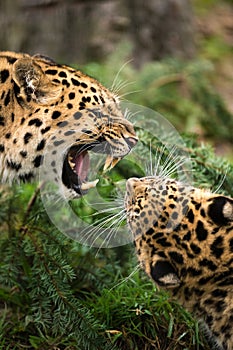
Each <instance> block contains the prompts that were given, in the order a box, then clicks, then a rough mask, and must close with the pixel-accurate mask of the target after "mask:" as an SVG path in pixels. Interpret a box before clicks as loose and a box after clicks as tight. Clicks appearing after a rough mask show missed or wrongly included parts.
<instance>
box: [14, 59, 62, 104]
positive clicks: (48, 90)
mask: <svg viewBox="0 0 233 350" xmlns="http://www.w3.org/2000/svg"><path fill="white" fill-rule="evenodd" d="M12 74H13V79H14V81H15V83H16V84H17V85H18V86H19V89H20V92H19V97H21V98H22V99H23V100H24V102H30V101H31V100H33V101H35V102H37V103H38V104H43V105H46V104H49V103H51V102H52V101H53V100H54V99H56V98H58V96H59V95H60V93H61V87H60V86H58V85H57V84H55V83H54V82H52V81H51V80H50V79H49V78H48V77H47V75H46V74H45V73H44V72H43V71H42V69H41V67H40V66H39V65H38V64H37V63H35V62H34V61H33V59H31V58H21V59H18V60H17V61H16V62H15V63H14V65H13V72H12Z"/></svg>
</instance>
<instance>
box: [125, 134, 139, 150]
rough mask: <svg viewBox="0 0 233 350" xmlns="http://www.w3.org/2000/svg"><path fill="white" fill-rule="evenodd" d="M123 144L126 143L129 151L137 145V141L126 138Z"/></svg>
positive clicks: (135, 138) (132, 138)
mask: <svg viewBox="0 0 233 350" xmlns="http://www.w3.org/2000/svg"><path fill="white" fill-rule="evenodd" d="M125 142H126V143H127V145H128V146H129V148H130V149H131V148H133V147H134V146H135V145H136V144H137V142H138V139H137V137H127V138H126V139H125Z"/></svg>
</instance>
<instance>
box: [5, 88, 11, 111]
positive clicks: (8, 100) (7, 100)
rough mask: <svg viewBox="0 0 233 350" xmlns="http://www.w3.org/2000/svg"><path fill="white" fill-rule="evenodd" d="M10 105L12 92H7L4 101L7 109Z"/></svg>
mask: <svg viewBox="0 0 233 350" xmlns="http://www.w3.org/2000/svg"><path fill="white" fill-rule="evenodd" d="M9 103H10V90H9V91H8V92H7V95H6V97H5V100H4V105H5V106H6V107H7V106H8V104H9Z"/></svg>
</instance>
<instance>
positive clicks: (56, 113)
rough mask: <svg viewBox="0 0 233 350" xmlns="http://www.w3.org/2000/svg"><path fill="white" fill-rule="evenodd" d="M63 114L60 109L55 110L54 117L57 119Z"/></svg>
mask: <svg viewBox="0 0 233 350" xmlns="http://www.w3.org/2000/svg"><path fill="white" fill-rule="evenodd" d="M60 116H61V112H59V111H54V112H53V114H52V119H57V118H59V117H60Z"/></svg>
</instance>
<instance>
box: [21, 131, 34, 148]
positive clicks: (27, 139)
mask: <svg viewBox="0 0 233 350" xmlns="http://www.w3.org/2000/svg"><path fill="white" fill-rule="evenodd" d="M32 136H33V135H32V134H31V133H30V132H26V134H25V135H24V137H23V139H24V144H25V145H26V144H27V143H28V142H29V140H30V139H31V138H32Z"/></svg>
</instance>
